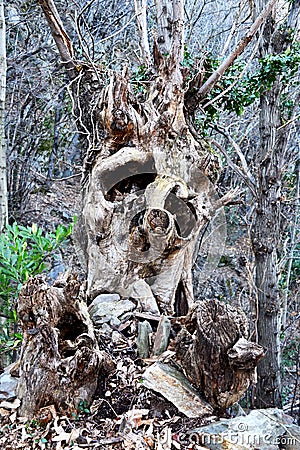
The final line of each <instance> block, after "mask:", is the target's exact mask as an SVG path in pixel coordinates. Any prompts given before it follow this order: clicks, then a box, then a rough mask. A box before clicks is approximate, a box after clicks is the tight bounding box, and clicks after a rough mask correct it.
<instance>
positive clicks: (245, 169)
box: [215, 126, 255, 186]
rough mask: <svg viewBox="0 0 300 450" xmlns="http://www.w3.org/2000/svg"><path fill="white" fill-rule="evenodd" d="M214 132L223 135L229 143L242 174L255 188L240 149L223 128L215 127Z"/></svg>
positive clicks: (252, 177)
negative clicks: (240, 165)
mask: <svg viewBox="0 0 300 450" xmlns="http://www.w3.org/2000/svg"><path fill="white" fill-rule="evenodd" d="M215 130H217V131H218V132H219V133H221V134H223V136H225V137H226V139H227V140H228V141H229V142H230V144H231V145H232V147H233V148H234V150H235V152H236V153H237V155H238V157H239V159H240V161H241V164H242V168H243V171H244V173H245V174H246V175H247V177H248V178H249V180H250V181H251V183H252V184H253V186H255V179H254V176H253V175H252V173H251V171H250V169H249V167H248V164H247V161H246V158H245V155H244V153H243V152H242V150H241V149H240V147H239V146H238V144H237V143H236V142H235V141H234V140H233V139H232V137H231V136H230V133H228V132H227V131H226V130H225V129H224V128H222V127H218V126H215Z"/></svg>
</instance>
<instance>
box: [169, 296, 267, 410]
mask: <svg viewBox="0 0 300 450" xmlns="http://www.w3.org/2000/svg"><path fill="white" fill-rule="evenodd" d="M180 323H181V325H182V328H181V330H180V331H179V333H178V335H177V337H176V340H175V351H176V356H177V358H178V362H179V363H180V365H181V367H182V368H183V371H184V373H185V374H186V376H187V378H188V379H189V381H190V382H191V383H192V384H193V385H194V386H195V387H196V388H197V389H199V391H200V392H202V393H203V394H204V396H205V398H206V400H207V401H208V402H209V403H210V404H211V405H212V406H213V407H214V408H215V409H216V410H220V411H221V412H222V411H224V410H225V409H226V408H228V407H229V406H230V405H232V404H233V403H235V402H237V401H238V400H239V399H240V398H241V397H242V395H243V394H244V393H245V391H246V390H247V389H248V387H249V386H250V384H251V383H253V382H254V381H255V367H256V365H257V363H258V361H259V360H260V359H261V358H262V357H263V355H264V349H263V348H262V347H261V346H260V345H258V344H255V343H253V342H249V341H248V340H247V339H246V338H247V334H248V321H247V318H246V316H245V314H244V313H243V312H242V311H241V310H238V309H236V308H234V307H232V306H231V305H228V304H225V303H224V302H220V301H217V300H208V301H205V302H201V303H199V304H197V305H196V307H195V308H194V309H193V310H192V311H191V313H190V314H189V315H188V316H187V318H186V319H184V320H183V321H182V319H181V321H180Z"/></svg>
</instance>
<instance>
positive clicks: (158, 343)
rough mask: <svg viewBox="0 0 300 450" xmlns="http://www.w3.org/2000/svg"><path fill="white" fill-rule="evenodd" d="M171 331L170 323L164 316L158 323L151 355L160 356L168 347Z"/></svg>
mask: <svg viewBox="0 0 300 450" xmlns="http://www.w3.org/2000/svg"><path fill="white" fill-rule="evenodd" d="M170 331H171V322H170V320H169V319H168V318H167V317H166V316H162V318H161V319H160V321H159V324H158V327H157V332H156V335H155V340H154V345H153V355H154V356H159V355H161V354H162V353H163V352H164V351H165V350H166V349H167V347H168V343H169V336H170Z"/></svg>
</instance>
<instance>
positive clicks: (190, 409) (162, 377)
mask: <svg viewBox="0 0 300 450" xmlns="http://www.w3.org/2000/svg"><path fill="white" fill-rule="evenodd" d="M143 380H144V381H143V384H144V386H146V387H147V388H148V389H153V390H154V391H156V392H158V393H159V394H161V395H163V396H164V397H165V398H166V399H167V400H169V401H170V402H172V403H173V405H174V406H176V408H178V410H179V411H180V412H182V413H183V414H185V415H186V416H187V417H190V418H193V417H203V416H205V415H208V414H212V412H213V409H212V407H211V406H210V405H209V404H208V403H206V402H205V401H204V400H202V399H201V398H200V397H199V394H198V392H197V391H196V390H195V389H194V388H193V387H192V386H191V384H190V383H189V382H188V380H187V379H186V378H185V376H184V375H183V374H182V373H181V372H179V371H178V370H176V369H174V368H173V367H170V366H168V365H167V364H164V363H161V362H156V363H154V364H152V366H150V367H148V368H147V369H146V371H145V372H144V374H143Z"/></svg>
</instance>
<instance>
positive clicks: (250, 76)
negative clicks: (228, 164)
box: [197, 42, 300, 131]
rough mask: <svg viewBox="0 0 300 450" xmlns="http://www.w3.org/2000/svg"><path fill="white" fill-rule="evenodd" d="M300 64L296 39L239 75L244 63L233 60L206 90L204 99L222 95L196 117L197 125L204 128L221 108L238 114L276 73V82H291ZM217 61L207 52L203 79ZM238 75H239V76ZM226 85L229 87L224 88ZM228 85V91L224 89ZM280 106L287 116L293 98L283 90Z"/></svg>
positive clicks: (218, 113)
mask: <svg viewBox="0 0 300 450" xmlns="http://www.w3.org/2000/svg"><path fill="white" fill-rule="evenodd" d="M299 64H300V43H299V42H296V43H294V44H291V45H290V46H289V47H288V48H287V49H286V50H285V51H284V52H282V53H279V54H269V55H266V56H265V57H263V58H261V59H260V60H259V61H258V67H257V69H256V70H255V71H251V72H248V73H246V74H245V75H243V76H242V77H241V73H242V71H243V69H244V68H245V63H244V62H241V61H237V62H236V63H235V64H233V65H232V66H231V67H229V68H228V69H227V71H226V72H225V74H224V76H223V77H222V78H221V79H220V81H219V82H218V83H217V84H216V86H215V87H214V88H213V89H212V91H211V92H210V94H209V96H208V98H206V99H205V102H207V101H210V100H213V99H214V98H216V97H217V96H218V95H220V94H221V95H222V96H221V97H220V98H219V99H218V100H216V101H215V102H213V103H211V104H210V105H208V106H207V108H206V109H205V114H204V113H202V114H201V115H200V116H198V118H197V125H199V126H200V125H201V123H202V125H201V130H202V131H203V130H206V129H207V127H208V124H211V123H214V122H215V121H216V120H218V118H219V116H220V113H221V112H222V111H228V112H234V113H236V114H237V115H238V116H240V115H242V114H243V112H244V109H245V107H247V106H249V105H251V104H253V103H254V102H255V101H256V100H257V99H258V98H259V97H260V95H262V94H263V93H264V92H266V91H268V90H270V89H271V87H272V86H273V85H274V83H275V81H276V80H277V79H278V77H280V83H281V84H282V85H283V86H288V85H289V84H291V83H297V81H295V82H293V81H292V80H293V77H294V75H295V74H296V73H297V71H298V69H299ZM219 65H220V61H219V60H218V59H217V58H215V57H213V56H212V55H208V57H207V58H206V60H205V62H204V70H205V79H204V81H206V79H208V77H209V76H210V75H211V74H212V73H213V72H214V71H215V70H216V69H217V68H218V67H219ZM239 77H240V79H239ZM228 88H230V89H228ZM227 89H228V91H226V90H227ZM281 106H282V108H283V109H284V110H285V111H286V113H287V119H288V118H289V114H290V113H291V111H292V107H293V102H292V100H291V99H289V98H288V96H287V95H286V94H283V96H282V105H281Z"/></svg>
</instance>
